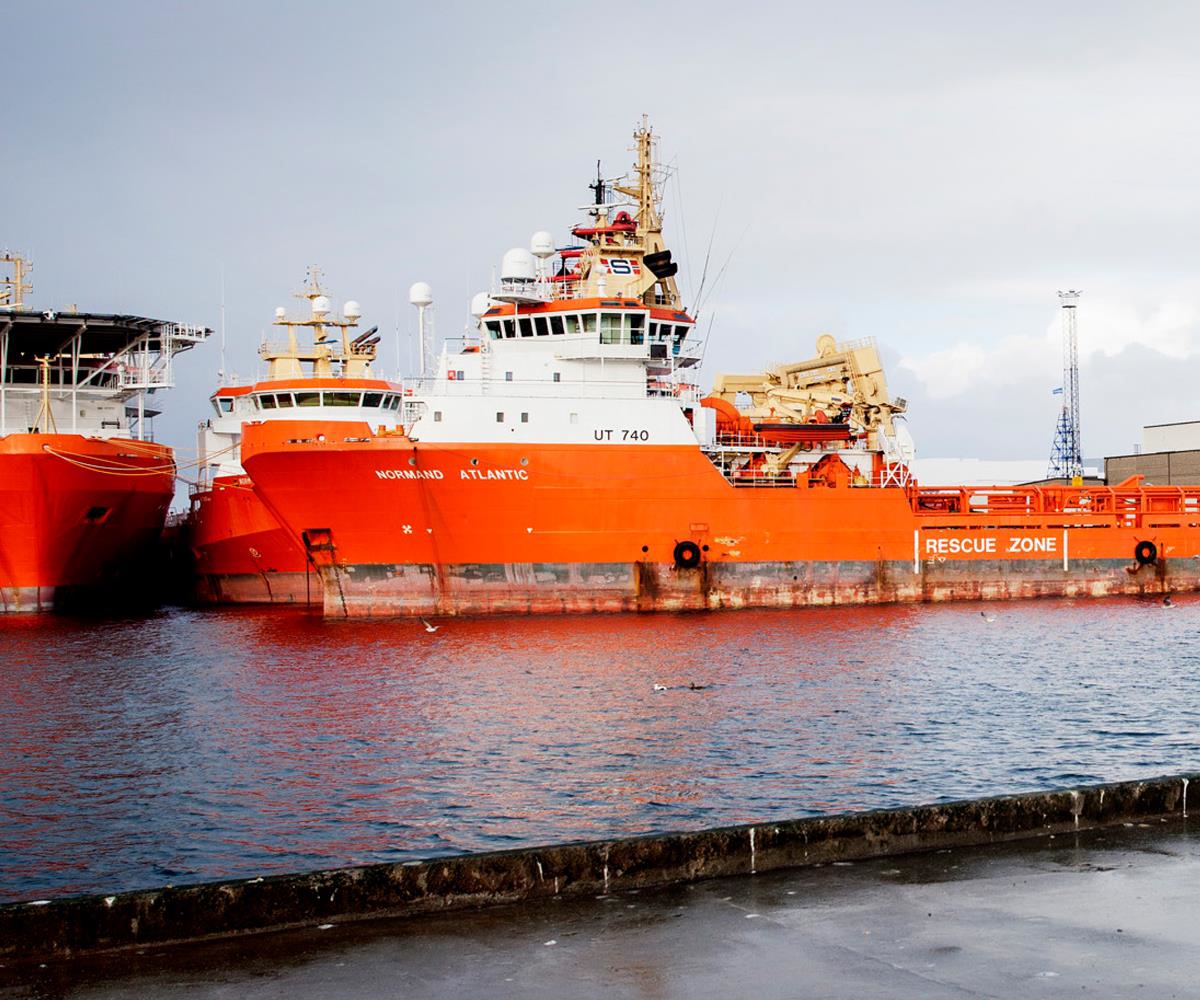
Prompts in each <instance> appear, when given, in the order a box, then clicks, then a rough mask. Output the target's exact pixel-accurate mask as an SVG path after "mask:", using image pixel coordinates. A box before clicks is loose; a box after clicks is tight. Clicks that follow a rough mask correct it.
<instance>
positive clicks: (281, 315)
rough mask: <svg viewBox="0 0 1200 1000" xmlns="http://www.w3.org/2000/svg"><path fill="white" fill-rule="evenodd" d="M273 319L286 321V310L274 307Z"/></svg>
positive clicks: (281, 307)
mask: <svg viewBox="0 0 1200 1000" xmlns="http://www.w3.org/2000/svg"><path fill="white" fill-rule="evenodd" d="M275 318H276V319H277V320H283V319H286V318H287V310H286V309H284V308H283V306H276V307H275Z"/></svg>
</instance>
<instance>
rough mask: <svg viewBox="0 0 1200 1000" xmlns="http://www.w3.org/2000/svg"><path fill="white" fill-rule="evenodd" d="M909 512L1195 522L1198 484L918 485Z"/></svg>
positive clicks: (1199, 504) (1199, 518) (1199, 511)
mask: <svg viewBox="0 0 1200 1000" xmlns="http://www.w3.org/2000/svg"><path fill="white" fill-rule="evenodd" d="M908 492H909V500H910V502H911V503H912V508H913V511H914V512H915V513H917V514H920V515H926V516H939V515H942V516H945V515H963V514H969V515H992V516H999V517H1004V516H1018V517H1028V516H1030V515H1037V514H1046V515H1053V514H1069V515H1072V516H1074V517H1078V516H1088V515H1092V516H1095V517H1097V518H1102V519H1106V520H1113V519H1116V520H1118V521H1123V522H1126V523H1131V522H1134V521H1137V520H1138V519H1140V518H1141V516H1142V515H1144V514H1178V515H1183V516H1188V517H1192V518H1195V519H1196V520H1197V521H1200V486H1140V487H1139V486H1135V487H1129V486H1125V485H1124V484H1122V485H1121V486H1013V487H1000V486H976V487H972V486H955V487H936V486H935V487H929V486H917V487H913V488H912V489H910V490H909V491H908Z"/></svg>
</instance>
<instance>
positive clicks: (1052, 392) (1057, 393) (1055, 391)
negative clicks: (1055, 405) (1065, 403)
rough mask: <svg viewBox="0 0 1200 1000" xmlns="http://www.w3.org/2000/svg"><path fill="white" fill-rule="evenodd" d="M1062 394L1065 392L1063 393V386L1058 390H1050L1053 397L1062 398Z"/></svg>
mask: <svg viewBox="0 0 1200 1000" xmlns="http://www.w3.org/2000/svg"><path fill="white" fill-rule="evenodd" d="M1062 392H1063V391H1062V386H1061V385H1060V386H1059V387H1058V388H1057V389H1051V390H1050V395H1051V396H1061V395H1062Z"/></svg>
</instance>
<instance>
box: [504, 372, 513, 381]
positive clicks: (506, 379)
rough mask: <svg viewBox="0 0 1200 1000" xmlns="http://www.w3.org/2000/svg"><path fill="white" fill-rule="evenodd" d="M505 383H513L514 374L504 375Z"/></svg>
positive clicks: (507, 373)
mask: <svg viewBox="0 0 1200 1000" xmlns="http://www.w3.org/2000/svg"><path fill="white" fill-rule="evenodd" d="M504 381H505V382H511V381H512V372H505V373H504Z"/></svg>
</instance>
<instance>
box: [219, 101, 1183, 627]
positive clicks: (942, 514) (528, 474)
mask: <svg viewBox="0 0 1200 1000" xmlns="http://www.w3.org/2000/svg"><path fill="white" fill-rule="evenodd" d="M653 149H654V141H653V137H652V135H651V133H650V130H649V128H648V127H646V126H645V124H643V126H642V128H641V129H639V130H638V131H637V132H636V133H635V150H636V153H637V162H636V165H635V167H634V174H633V177H632V179H631V180H624V179H620V180H617V181H615V182H609V181H605V180H602V179H597V181H596V183H595V184H594V185H592V190H593V191H594V192H595V202H594V204H593V205H591V206H590V208H589V212H590V215H591V218H590V220H589V221H588V222H587V223H585V224H583V225H579V226H576V227H575V228H574V229H573V230H572V232H573V234H574V235H575V236H576V237H577V238H578V240H579V242H578V243H576V244H573V245H570V246H566V247H557V246H556V245H555V243H554V242H553V241H552V240H551V238H550V236H549V234H547V233H538V234H536V235H535V236H534V238H533V241H532V249H531V250H529V251H527V250H523V249H518V250H511V251H509V252H508V253H507V254H505V255H504V260H503V264H502V267H501V274H500V283H499V286H498V287H496V288H493V290H492V292H491V293H490V296H485V300H484V301H483V302H481V303H480V306H479V308H477V309H475V310H473V311H474V312H476V314H477V315H478V334H479V340H478V343H474V344H468V345H467V346H466V347H465V349H464V350H463V352H462V353H451V352H449V351H444V352H443V354H442V357H441V360H440V361H439V363H438V367H437V370H436V372H435V373H434V374H433V376H432V377H430V378H422V379H420V380H419V381H417V382H415V383H414V384H413V386H412V395H411V396H406V397H405V399H406V405H405V408H404V410H403V411H402V414H401V416H402V423H403V430H402V432H397V431H395V430H392V429H390V428H389V429H386V430H383V431H377V430H375V429H374V428H372V427H371V426H370V425H369V422H367V421H363V422H360V423H357V424H352V423H347V422H344V421H336V422H335V421H330V420H327V419H325V420H323V419H320V418H319V417H318V416H317V415H315V414H314V415H313V417H314V418H313V419H288V420H270V421H265V420H264V421H261V422H251V423H249V424H247V426H246V428H245V433H244V438H243V443H242V460H243V462H244V463H245V467H246V471H247V472H248V474H249V475H250V477H251V478H252V480H253V482H254V485H255V489H256V491H257V492H258V494H259V495H260V496H262V497H263V499H264V501H265V502H266V504H267V505H268V506H269V507H270V508H271V509H272V510H273V511H274V512H275V514H276V515H277V516H278V517H279V519H280V520H281V521H282V522H283V523H284V524H286V525H287V526H288V528H289V529H290V531H291V533H292V535H293V536H294V537H296V538H299V539H301V540H302V541H303V543H304V545H305V547H306V550H307V552H308V555H309V558H310V559H311V560H312V562H313V564H314V566H315V567H316V569H317V570H318V572H319V573H320V577H321V584H322V592H323V602H324V609H325V612H326V614H329V615H337V616H352V615H444V614H484V613H493V612H498V613H503V612H514V613H532V612H561V611H621V610H646V611H649V610H675V609H701V608H738V607H749V606H783V607H791V606H802V605H831V604H861V603H877V602H890V601H941V600H951V599H961V598H1009V597H1033V596H1039V595H1068V596H1085V595H1097V596H1098V595H1104V594H1118V593H1126V594H1128V593H1142V592H1154V593H1158V592H1162V591H1165V590H1171V589H1174V590H1190V589H1195V588H1196V587H1197V586H1198V585H1200V561H1198V558H1200V488H1197V489H1190V488H1142V487H1141V486H1140V485H1139V482H1138V481H1137V480H1130V481H1128V482H1125V483H1121V484H1119V485H1117V486H1114V487H1095V486H1084V485H1083V484H1082V483H1076V484H1075V485H1071V486H1057V487H1056V486H1045V487H1010V488H1000V487H995V488H981V487H966V486H954V487H949V488H941V487H937V488H931V487H926V486H921V485H919V484H918V483H917V482H916V481H915V480H914V479H913V477H912V475H911V471H910V461H911V459H912V456H913V448H912V442H911V439H910V438H909V437H908V434H907V432H906V430H905V428H904V424H903V413H904V411H905V409H906V405H905V403H904V401H903V400H901V399H894V398H892V397H891V396H890V394H889V392H888V388H887V383H886V380H885V378H884V373H883V370H882V366H881V364H880V361H879V356H878V353H877V351H876V348H875V345H874V342H873V341H869V340H860V341H855V342H852V343H837V342H835V340H834V339H833V338H832V337H827V336H826V337H821V338H820V339H818V340H817V349H816V353H815V355H814V356H812V357H811V358H808V359H806V360H804V361H800V362H796V363H791V364H782V365H776V366H773V367H771V368H769V369H768V370H766V371H762V372H756V373H752V374H745V375H722V376H718V377H717V379H716V380H715V384H714V389H713V391H712V392H711V393H710V394H708V395H702V394H701V392H700V391H699V389H698V387H697V386H696V384H695V381H694V379H695V376H694V374H693V371H694V368H695V366H696V364H697V362H698V361H699V360H700V357H701V353H700V350H699V349H698V348H697V346H696V344H695V342H694V341H695V338H694V327H695V319H694V316H693V315H692V313H690V312H689V311H688V310H687V309H686V308H685V307H684V305H683V303H682V301H681V298H680V295H679V292H678V289H677V287H676V283H675V274H676V270H677V269H676V265H675V263H674V262H673V261H672V259H671V252H670V251H669V250H668V249H666V247H665V244H664V242H663V236H662V222H661V212H660V208H659V205H660V195H661V191H660V187H659V184H658V181H659V179H660V177H661V173H660V170H659V169H658V168H657V167H656V164H655V159H654V154H653ZM781 318H782V319H783V320H785V321H786V317H781ZM291 416H293V417H297V418H298V417H300V416H301V414H299V413H298V412H293V414H291ZM304 416H306V417H307V415H304Z"/></svg>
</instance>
